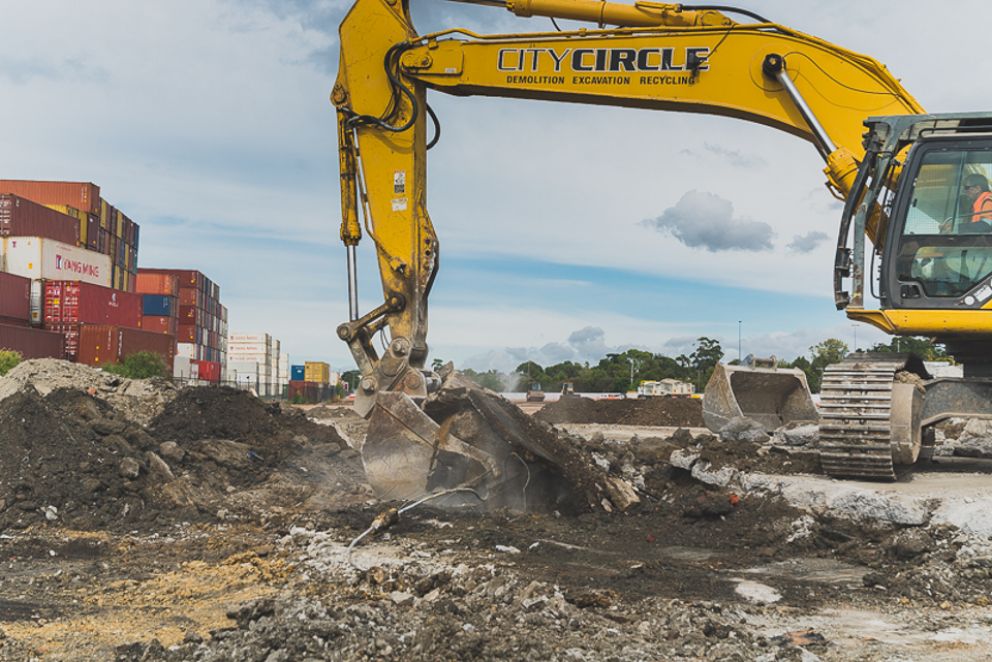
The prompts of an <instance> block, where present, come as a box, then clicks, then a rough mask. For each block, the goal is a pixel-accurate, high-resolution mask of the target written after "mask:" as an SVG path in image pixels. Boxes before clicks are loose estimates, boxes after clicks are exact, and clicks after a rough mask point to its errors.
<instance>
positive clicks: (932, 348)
mask: <svg viewBox="0 0 992 662" xmlns="http://www.w3.org/2000/svg"><path fill="white" fill-rule="evenodd" d="M869 351H871V352H883V353H885V352H902V353H908V354H915V355H916V356H919V357H920V358H921V359H923V360H924V361H940V360H947V359H952V360H953V357H951V356H949V355H948V354H947V349H946V348H945V347H944V346H943V345H938V344H936V343H935V342H933V341H932V340H930V339H929V338H917V337H914V336H907V337H905V338H893V339H892V340H891V342H889V343H877V344H876V345H875V346H873V347H872V348H871V349H870V350H869Z"/></svg>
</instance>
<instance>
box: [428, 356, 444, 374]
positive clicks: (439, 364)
mask: <svg viewBox="0 0 992 662" xmlns="http://www.w3.org/2000/svg"><path fill="white" fill-rule="evenodd" d="M443 367H444V359H439V358H435V359H434V360H433V361H431V370H433V371H434V372H437V371H438V370H440V369H441V368H443Z"/></svg>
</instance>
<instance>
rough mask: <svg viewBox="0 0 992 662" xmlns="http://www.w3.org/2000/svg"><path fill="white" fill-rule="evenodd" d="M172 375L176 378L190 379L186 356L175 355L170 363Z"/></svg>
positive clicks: (189, 367) (189, 368)
mask: <svg viewBox="0 0 992 662" xmlns="http://www.w3.org/2000/svg"><path fill="white" fill-rule="evenodd" d="M172 376H173V377H175V378H176V379H191V376H192V373H191V364H190V360H189V358H188V357H185V356H177V357H176V359H175V361H174V362H173V363H172Z"/></svg>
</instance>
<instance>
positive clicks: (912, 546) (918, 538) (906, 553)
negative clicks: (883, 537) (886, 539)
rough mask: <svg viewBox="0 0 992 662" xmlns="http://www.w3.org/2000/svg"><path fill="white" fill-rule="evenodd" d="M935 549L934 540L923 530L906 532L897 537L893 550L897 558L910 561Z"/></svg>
mask: <svg viewBox="0 0 992 662" xmlns="http://www.w3.org/2000/svg"><path fill="white" fill-rule="evenodd" d="M932 547H933V538H931V537H930V535H929V534H928V533H927V532H926V531H924V530H923V529H913V530H910V531H904V532H903V533H900V534H899V535H898V536H896V538H895V540H894V541H893V543H892V546H891V548H890V549H891V550H892V553H893V554H894V555H895V556H896V558H899V559H902V560H909V559H913V558H916V557H917V556H919V555H920V554H923V553H924V552H927V551H929V550H930V549H931V548H932Z"/></svg>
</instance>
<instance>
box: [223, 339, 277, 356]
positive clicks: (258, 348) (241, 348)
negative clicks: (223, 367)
mask: <svg viewBox="0 0 992 662" xmlns="http://www.w3.org/2000/svg"><path fill="white" fill-rule="evenodd" d="M227 351H229V352H252V353H256V354H272V348H271V347H270V346H269V345H263V344H261V343H241V342H229V343H227Z"/></svg>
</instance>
